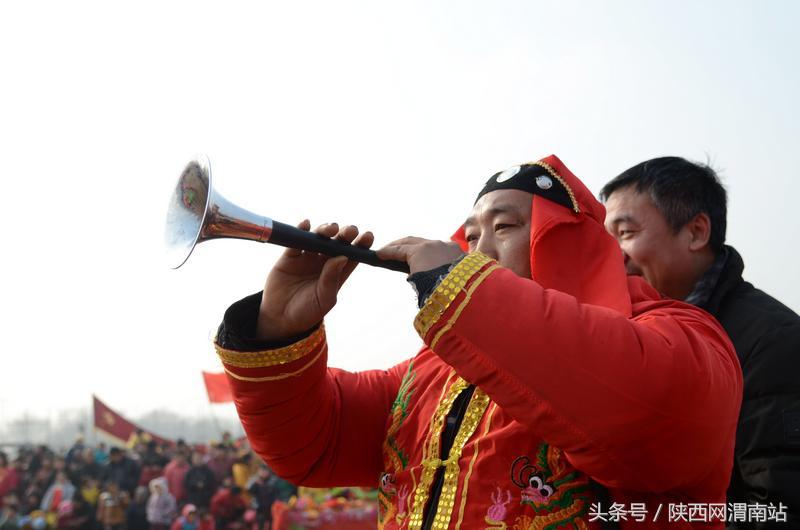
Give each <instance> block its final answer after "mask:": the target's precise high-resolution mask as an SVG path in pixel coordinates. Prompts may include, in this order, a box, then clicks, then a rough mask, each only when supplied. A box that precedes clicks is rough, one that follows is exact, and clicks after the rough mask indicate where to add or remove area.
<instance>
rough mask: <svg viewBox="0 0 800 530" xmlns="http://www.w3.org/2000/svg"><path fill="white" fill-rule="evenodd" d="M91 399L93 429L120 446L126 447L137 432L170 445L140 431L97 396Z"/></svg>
mask: <svg viewBox="0 0 800 530" xmlns="http://www.w3.org/2000/svg"><path fill="white" fill-rule="evenodd" d="M92 397H93V398H94V427H95V429H98V430H100V431H103V432H104V433H106V434H108V435H109V436H111V437H113V438H116V439H117V440H118V441H119V442H120V444H121V445H126V444H127V443H128V442H130V441H131V439H132V438H134V437H135V435H136V431H137V430H139V431H142V433H143V434H144V437H145V438H149V439H151V440H155V441H156V442H159V443H169V444H171V443H172V442H171V441H170V440H167V439H166V438H162V437H160V436H157V435H155V434H153V433H151V432H148V431H147V430H146V429H142V428H141V427H139V426H138V425H136V424H135V423H132V422H130V421H128V420H127V419H125V418H124V417H123V416H122V415H121V414H120V413H118V412H117V411H115V410H113V409H112V408H111V407H109V406H108V405H106V404H105V403H103V402H102V401H100V400H99V399H97V396H92Z"/></svg>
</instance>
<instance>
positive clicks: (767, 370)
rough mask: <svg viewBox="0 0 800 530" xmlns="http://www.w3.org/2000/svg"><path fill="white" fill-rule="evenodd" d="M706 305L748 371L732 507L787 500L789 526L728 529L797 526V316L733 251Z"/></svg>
mask: <svg viewBox="0 0 800 530" xmlns="http://www.w3.org/2000/svg"><path fill="white" fill-rule="evenodd" d="M726 248H727V251H728V258H727V261H726V263H725V266H724V268H723V269H722V272H721V275H720V277H719V280H718V281H717V284H716V286H715V288H714V289H713V292H712V293H711V297H710V298H709V300H708V301H707V302H706V303H704V304H702V305H701V307H703V309H706V310H707V311H708V312H709V313H711V314H712V315H714V316H715V317H716V318H717V320H719V321H720V323H721V324H722V326H723V327H724V328H725V331H727V332H728V335H730V338H731V341H732V342H733V345H734V346H735V347H736V353H737V355H738V357H739V362H740V363H741V365H742V372H743V374H744V399H743V402H742V409H741V413H740V416H739V426H738V429H737V433H736V450H735V453H734V465H733V474H732V475H731V484H730V488H729V490H728V501H729V502H741V503H747V504H751V505H752V504H755V503H761V504H768V503H773V504H774V505H775V506H778V503H783V504H784V505H785V506H786V507H787V509H786V510H785V511H786V513H787V515H788V519H787V523H775V522H772V523H747V524H744V523H737V524H734V525H733V526H730V527H729V528H735V529H744V528H772V527H777V528H800V317H798V315H797V314H796V313H794V312H793V311H792V310H791V309H789V308H788V307H786V306H785V305H783V304H782V303H780V302H779V301H778V300H776V299H775V298H772V297H771V296H769V295H768V294H766V293H764V292H763V291H760V290H758V289H756V288H755V287H753V286H752V285H751V284H750V283H748V282H746V281H744V280H743V279H742V271H743V270H744V262H743V261H742V257H741V256H740V255H739V253H738V252H736V250H735V249H733V248H732V247H726Z"/></svg>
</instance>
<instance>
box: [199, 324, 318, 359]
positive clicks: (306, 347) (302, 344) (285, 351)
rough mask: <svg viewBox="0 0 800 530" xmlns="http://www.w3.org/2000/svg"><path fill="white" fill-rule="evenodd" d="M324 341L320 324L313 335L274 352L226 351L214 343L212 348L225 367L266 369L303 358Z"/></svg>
mask: <svg viewBox="0 0 800 530" xmlns="http://www.w3.org/2000/svg"><path fill="white" fill-rule="evenodd" d="M324 340H325V326H324V325H322V324H321V325H320V326H319V328H318V329H317V330H316V331H315V332H314V333H312V334H311V335H309V336H308V337H306V338H304V339H303V340H300V341H297V342H295V343H294V344H290V345H289V346H285V347H283V348H278V349H276V350H264V351H253V352H244V351H235V350H226V349H225V348H223V347H222V346H220V345H219V344H216V343H215V344H214V347H215V348H216V349H217V355H219V358H220V360H222V362H223V364H225V365H227V366H235V367H237V368H266V367H269V366H276V365H279V364H286V363H290V362H292V361H296V360H297V359H300V358H301V357H305V356H306V355H308V354H309V353H311V352H312V351H314V350H315V349H316V348H317V347H319V345H320V344H322V343H323V341H324Z"/></svg>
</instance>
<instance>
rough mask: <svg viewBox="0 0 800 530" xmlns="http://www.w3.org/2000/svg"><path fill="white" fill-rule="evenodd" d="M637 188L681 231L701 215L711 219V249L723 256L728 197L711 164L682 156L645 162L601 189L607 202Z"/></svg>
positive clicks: (602, 196)
mask: <svg viewBox="0 0 800 530" xmlns="http://www.w3.org/2000/svg"><path fill="white" fill-rule="evenodd" d="M630 186H635V189H636V191H637V192H639V193H648V194H649V195H650V198H651V199H652V201H653V204H655V206H656V208H658V210H659V211H660V212H661V214H662V215H663V216H664V219H666V221H667V223H668V224H669V225H670V226H671V227H672V229H673V230H674V231H675V232H677V231H678V230H680V229H681V228H683V227H684V226H685V225H686V223H688V222H689V221H691V220H692V219H693V218H694V217H695V216H696V215H697V214H700V213H704V214H706V215H708V218H709V219H710V220H711V235H710V238H709V246H710V247H711V250H713V251H714V253H715V254H716V253H719V252H720V251H721V250H722V247H723V245H724V244H725V230H726V228H727V215H728V196H727V193H726V192H725V188H724V187H723V186H722V183H721V182H720V180H719V177H718V176H717V173H716V171H714V170H713V169H712V168H711V166H709V165H708V164H698V163H695V162H690V161H688V160H686V159H685V158H681V157H678V156H663V157H660V158H653V159H650V160H645V161H644V162H640V163H639V164H636V165H635V166H633V167H632V168H630V169H627V170H625V171H623V172H622V173H620V174H619V175H617V176H616V177H614V178H613V179H611V181H609V182H608V183H607V184H606V185H605V186H603V189H602V190H600V200H601V201H603V202H605V201H606V200H607V199H608V198H609V197H610V196H611V195H612V194H613V193H614V192H615V191H617V190H620V189H622V188H627V187H630Z"/></svg>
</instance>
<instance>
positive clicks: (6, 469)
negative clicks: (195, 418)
mask: <svg viewBox="0 0 800 530" xmlns="http://www.w3.org/2000/svg"><path fill="white" fill-rule="evenodd" d="M10 453H11V452H9V453H6V452H0V530H47V529H59V530H62V529H63V530H269V528H270V522H271V517H270V513H271V512H270V510H271V507H272V504H273V503H274V502H275V501H276V500H284V501H285V500H288V499H289V498H290V497H292V496H293V495H295V494H296V493H297V490H296V488H295V487H294V486H292V485H291V484H289V483H287V482H285V481H283V480H281V479H280V478H278V477H277V476H275V475H273V474H272V473H271V472H270V470H269V468H267V467H266V466H265V465H264V463H263V462H261V461H260V459H258V458H257V457H255V456H254V455H253V453H252V452H251V451H250V450H249V448H248V447H247V443H246V440H233V439H232V438H231V436H230V434H228V433H224V434H223V436H222V440H221V441H219V442H216V443H212V444H210V445H208V446H206V445H194V446H191V445H188V444H186V443H185V442H183V441H182V440H178V441H177V443H168V442H163V443H159V442H157V441H155V440H153V439H151V438H150V437H149V436H148V435H147V434H146V433H143V432H141V431H140V432H137V433H136V434H135V435H134V436H132V438H131V440H130V442H129V444H128V447H124V448H123V447H111V448H108V447H107V446H106V445H105V444H104V443H98V444H96V445H93V446H89V445H87V444H85V443H84V440H83V439H82V438H79V439H78V440H77V441H76V442H75V444H74V445H73V446H72V447H71V448H70V449H69V450H67V451H60V452H58V451H53V450H52V449H51V448H49V447H47V446H44V445H40V446H37V447H18V448H16V450H15V451H13V455H12V456H10Z"/></svg>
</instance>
